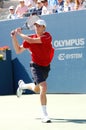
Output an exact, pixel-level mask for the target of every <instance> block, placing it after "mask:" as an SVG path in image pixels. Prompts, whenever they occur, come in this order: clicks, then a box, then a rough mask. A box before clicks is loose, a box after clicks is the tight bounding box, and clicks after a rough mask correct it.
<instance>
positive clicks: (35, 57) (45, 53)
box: [11, 19, 54, 123]
mask: <svg viewBox="0 0 86 130" xmlns="http://www.w3.org/2000/svg"><path fill="white" fill-rule="evenodd" d="M34 26H35V32H36V33H35V34H33V35H30V36H27V35H25V34H23V33H22V30H21V28H18V29H15V33H14V34H13V35H12V34H11V37H12V42H13V46H14V49H15V51H16V53H17V54H19V53H22V52H23V51H24V50H25V49H28V50H29V51H30V52H31V53H30V54H31V57H32V58H31V59H32V60H31V62H30V69H31V73H32V78H33V81H34V83H28V84H25V83H24V81H23V80H19V82H18V85H19V87H18V89H17V96H18V97H20V96H21V95H22V93H23V90H25V89H29V90H32V91H34V92H36V93H37V92H40V102H41V108H42V118H41V119H42V122H44V123H50V122H51V120H50V118H49V116H48V113H47V96H46V93H47V83H46V79H47V77H48V74H49V71H50V63H51V61H52V59H53V56H54V49H53V47H52V36H51V34H50V33H49V32H46V31H45V30H46V22H45V21H44V20H42V19H39V20H37V21H36V22H35V24H34ZM17 35H19V36H20V37H21V38H22V39H23V43H22V46H20V45H19V42H18V39H17Z"/></svg>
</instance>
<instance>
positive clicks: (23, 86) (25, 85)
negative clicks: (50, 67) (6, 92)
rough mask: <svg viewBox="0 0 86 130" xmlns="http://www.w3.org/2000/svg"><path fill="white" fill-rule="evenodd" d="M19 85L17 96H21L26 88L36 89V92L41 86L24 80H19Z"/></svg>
mask: <svg viewBox="0 0 86 130" xmlns="http://www.w3.org/2000/svg"><path fill="white" fill-rule="evenodd" d="M18 85H19V87H18V89H17V97H20V96H21V95H22V93H23V92H24V90H26V89H28V90H31V91H34V92H35V93H38V92H39V91H40V88H39V86H37V85H35V84H34V83H25V82H24V81H23V80H19V82H18Z"/></svg>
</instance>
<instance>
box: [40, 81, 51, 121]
mask: <svg viewBox="0 0 86 130" xmlns="http://www.w3.org/2000/svg"><path fill="white" fill-rule="evenodd" d="M39 87H40V102H41V109H42V122H44V123H50V122H51V120H50V119H49V117H48V113H47V108H46V106H47V96H46V91H47V83H46V81H44V82H42V83H40V84H39Z"/></svg>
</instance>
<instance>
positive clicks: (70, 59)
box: [0, 10, 86, 93]
mask: <svg viewBox="0 0 86 130" xmlns="http://www.w3.org/2000/svg"><path fill="white" fill-rule="evenodd" d="M42 18H43V19H45V20H46V23H47V31H49V32H50V33H51V34H52V37H53V46H54V48H55V56H54V59H53V61H52V64H51V72H50V75H49V78H48V80H47V82H48V93H86V29H85V24H86V10H83V11H75V12H66V13H60V14H54V15H47V16H42ZM25 20H26V18H24V19H18V20H10V21H0V30H1V35H0V46H3V45H8V46H9V47H10V48H11V51H12V65H13V77H14V85H13V87H14V88H15V90H16V88H17V82H18V80H19V79H23V80H24V81H25V82H32V78H31V73H30V68H29V62H30V55H29V52H27V51H26V52H23V53H22V54H19V55H16V53H15V51H14V49H13V46H12V41H11V37H10V32H11V30H12V29H15V28H16V27H20V26H22V25H23V24H24V22H25ZM24 33H26V34H27V33H33V32H31V31H28V30H25V31H24ZM18 39H19V41H20V44H21V43H22V39H20V38H18Z"/></svg>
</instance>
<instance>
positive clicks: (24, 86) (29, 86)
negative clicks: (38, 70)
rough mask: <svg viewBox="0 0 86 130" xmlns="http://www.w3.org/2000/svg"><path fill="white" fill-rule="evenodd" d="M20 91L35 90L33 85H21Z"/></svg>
mask: <svg viewBox="0 0 86 130" xmlns="http://www.w3.org/2000/svg"><path fill="white" fill-rule="evenodd" d="M20 87H21V89H30V90H34V88H35V84H34V83H27V84H26V83H22V84H21V86H20Z"/></svg>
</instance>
